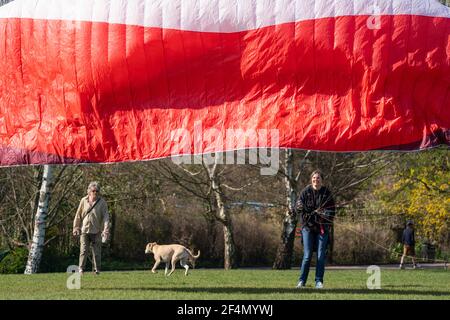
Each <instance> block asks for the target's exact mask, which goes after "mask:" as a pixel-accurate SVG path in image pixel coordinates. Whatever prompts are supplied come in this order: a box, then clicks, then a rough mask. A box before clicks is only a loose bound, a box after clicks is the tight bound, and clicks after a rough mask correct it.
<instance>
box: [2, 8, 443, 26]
mask: <svg viewBox="0 0 450 320" xmlns="http://www.w3.org/2000/svg"><path fill="white" fill-rule="evenodd" d="M374 14H376V15H419V16H430V17H445V18H450V8H448V7H446V6H444V5H442V4H440V3H439V2H438V0H15V1H13V2H11V3H9V4H7V5H5V6H3V7H1V8H0V18H31V19H49V20H69V21H71V20H75V21H92V22H109V23H118V24H129V25H138V26H145V27H157V28H160V27H162V28H169V29H179V30H190V31H204V32H224V33H226V32H238V31H245V30H252V29H258V28H261V27H266V26H271V25H277V24H282V23H288V22H297V21H303V20H310V19H320V18H330V17H338V16H354V15H374Z"/></svg>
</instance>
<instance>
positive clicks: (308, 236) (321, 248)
mask: <svg viewBox="0 0 450 320" xmlns="http://www.w3.org/2000/svg"><path fill="white" fill-rule="evenodd" d="M328 237H329V231H328V228H327V227H325V230H324V233H323V234H320V233H319V232H312V231H310V230H309V229H308V228H302V239H303V260H302V265H301V268H300V279H299V280H301V281H303V283H304V284H306V281H307V280H308V274H309V267H310V265H311V258H312V254H313V250H314V244H316V247H317V264H316V283H317V282H318V281H320V282H322V283H323V275H324V273H325V259H326V254H327V245H328Z"/></svg>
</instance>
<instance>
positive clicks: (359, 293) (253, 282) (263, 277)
mask: <svg viewBox="0 0 450 320" xmlns="http://www.w3.org/2000/svg"><path fill="white" fill-rule="evenodd" d="M298 272H299V271H298V270H287V271H274V270H247V269H242V270H230V271H224V270H217V269H214V270H208V269H196V270H193V271H192V273H191V274H190V275H189V276H187V277H185V276H184V275H183V272H182V271H181V270H177V271H176V272H175V273H174V274H173V275H172V276H171V277H164V271H162V272H161V271H160V272H158V273H157V274H151V273H150V271H130V272H104V273H102V274H101V275H99V276H95V275H93V274H85V275H84V276H83V278H82V280H81V289H80V290H68V289H67V288H66V281H67V277H68V274H64V273H53V274H36V275H31V276H30V275H28V276H27V275H0V299H164V300H172V299H173V300H184V299H192V300H203V299H208V300H232V299H251V300H253V299H262V300H266V299H267V300H278V299H283V300H292V299H302V300H306V299H348V300H357V299H389V300H392V299H408V300H412V299H447V300H449V299H450V271H445V270H382V272H381V289H380V290H368V289H367V286H366V282H367V279H368V277H369V275H368V274H367V273H366V272H365V270H328V271H327V272H326V274H325V288H324V289H322V290H317V289H314V288H313V287H312V282H313V281H311V280H314V278H313V277H314V270H311V273H310V277H311V278H310V280H309V283H308V285H307V287H306V288H304V289H301V290H299V289H295V285H296V282H297V278H298Z"/></svg>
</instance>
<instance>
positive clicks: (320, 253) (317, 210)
mask: <svg viewBox="0 0 450 320" xmlns="http://www.w3.org/2000/svg"><path fill="white" fill-rule="evenodd" d="M296 210H297V213H298V214H299V215H300V220H301V223H302V240H303V250H304V251H303V260H302V264H301V268H300V278H299V282H298V284H297V288H302V287H304V286H305V285H306V281H307V280H308V274H309V267H310V264H311V258H312V254H313V250H314V248H317V265H316V278H315V282H316V285H315V287H316V288H318V289H320V288H323V277H324V274H325V259H326V250H327V245H328V239H329V234H330V227H331V225H332V223H333V218H334V215H335V204H334V199H333V195H332V194H331V191H330V190H329V189H328V188H327V187H325V186H324V185H323V175H322V172H320V170H316V171H314V172H313V173H312V174H311V184H310V185H308V186H307V187H306V188H305V189H303V191H302V192H301V194H300V196H299V197H298V199H297V202H296Z"/></svg>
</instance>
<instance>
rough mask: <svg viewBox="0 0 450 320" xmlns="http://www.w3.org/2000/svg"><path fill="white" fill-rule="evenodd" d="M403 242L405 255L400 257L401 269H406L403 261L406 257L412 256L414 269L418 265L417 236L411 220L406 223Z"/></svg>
mask: <svg viewBox="0 0 450 320" xmlns="http://www.w3.org/2000/svg"><path fill="white" fill-rule="evenodd" d="M402 243H403V255H402V258H401V259H400V266H399V268H400V269H404V265H403V262H404V261H405V257H407V256H408V257H411V260H412V267H413V269H415V268H417V267H418V265H417V264H416V261H415V257H416V250H415V246H416V238H415V235H414V223H413V222H412V221H411V220H409V221H408V222H407V223H406V228H405V230H403V235H402Z"/></svg>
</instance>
